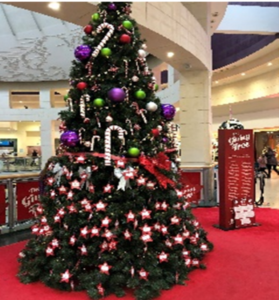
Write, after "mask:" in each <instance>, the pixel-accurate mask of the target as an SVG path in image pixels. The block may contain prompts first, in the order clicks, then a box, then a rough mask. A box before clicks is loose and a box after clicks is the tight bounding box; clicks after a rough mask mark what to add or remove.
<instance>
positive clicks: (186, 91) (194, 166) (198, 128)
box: [180, 70, 213, 205]
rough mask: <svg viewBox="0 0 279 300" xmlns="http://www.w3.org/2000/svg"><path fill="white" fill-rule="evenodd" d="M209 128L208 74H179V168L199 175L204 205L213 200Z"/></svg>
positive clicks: (209, 82) (210, 115)
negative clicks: (197, 172)
mask: <svg viewBox="0 0 279 300" xmlns="http://www.w3.org/2000/svg"><path fill="white" fill-rule="evenodd" d="M211 125H212V113H211V72H210V71H207V70H193V71H185V72H183V73H181V76H180V135H181V168H182V169H184V170H185V171H187V172H196V171H200V172H201V173H202V185H203V187H204V188H203V199H202V201H203V204H205V205H206V204H208V203H210V202H211V201H213V163H212V155H211Z"/></svg>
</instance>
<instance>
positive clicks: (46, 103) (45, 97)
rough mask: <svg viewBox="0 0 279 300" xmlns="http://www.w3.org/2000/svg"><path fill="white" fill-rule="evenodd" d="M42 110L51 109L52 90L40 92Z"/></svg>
mask: <svg viewBox="0 0 279 300" xmlns="http://www.w3.org/2000/svg"><path fill="white" fill-rule="evenodd" d="M40 108H51V101H50V90H49V89H45V90H40Z"/></svg>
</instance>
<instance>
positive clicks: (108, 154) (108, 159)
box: [105, 125, 124, 166]
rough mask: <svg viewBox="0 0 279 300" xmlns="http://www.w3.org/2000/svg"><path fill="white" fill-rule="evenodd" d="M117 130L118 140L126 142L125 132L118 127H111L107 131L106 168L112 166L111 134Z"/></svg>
mask: <svg viewBox="0 0 279 300" xmlns="http://www.w3.org/2000/svg"><path fill="white" fill-rule="evenodd" d="M114 130H117V131H118V138H119V139H120V140H122V141H123V140H124V130H123V129H122V128H121V127H120V126H117V125H111V126H109V127H108V128H107V129H106V131H105V166H111V132H112V131H114Z"/></svg>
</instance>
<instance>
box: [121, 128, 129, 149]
mask: <svg viewBox="0 0 279 300" xmlns="http://www.w3.org/2000/svg"><path fill="white" fill-rule="evenodd" d="M123 133H124V134H125V135H127V134H128V132H127V131H126V130H123ZM125 135H123V139H122V145H123V146H125Z"/></svg>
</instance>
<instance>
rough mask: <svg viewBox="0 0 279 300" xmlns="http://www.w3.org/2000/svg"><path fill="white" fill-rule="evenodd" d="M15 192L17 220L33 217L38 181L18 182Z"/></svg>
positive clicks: (37, 199) (36, 201) (37, 196)
mask: <svg viewBox="0 0 279 300" xmlns="http://www.w3.org/2000/svg"><path fill="white" fill-rule="evenodd" d="M16 194H17V219H18V221H22V220H27V219H32V218H33V217H34V205H35V204H37V203H39V197H40V196H39V194H40V190H39V182H38V181H30V182H18V183H17V187H16Z"/></svg>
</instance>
